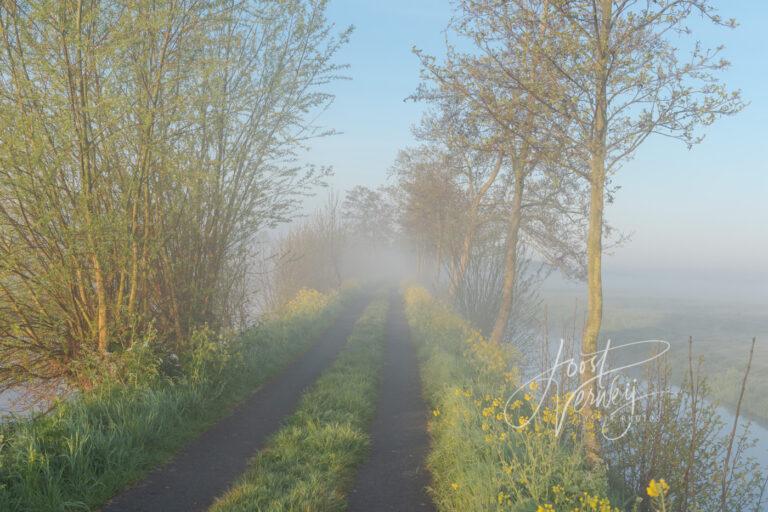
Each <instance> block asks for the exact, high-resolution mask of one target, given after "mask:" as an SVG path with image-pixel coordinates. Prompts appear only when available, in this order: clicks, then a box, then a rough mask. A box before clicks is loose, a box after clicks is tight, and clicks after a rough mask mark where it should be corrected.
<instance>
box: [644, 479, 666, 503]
mask: <svg viewBox="0 0 768 512" xmlns="http://www.w3.org/2000/svg"><path fill="white" fill-rule="evenodd" d="M667 491H669V485H668V484H667V482H665V481H664V479H663V478H662V479H660V480H659V481H658V482H657V481H656V480H651V482H650V483H649V484H648V488H647V489H646V492H647V493H648V496H650V497H651V498H658V497H659V496H662V495H666V494H667Z"/></svg>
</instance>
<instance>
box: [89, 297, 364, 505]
mask: <svg viewBox="0 0 768 512" xmlns="http://www.w3.org/2000/svg"><path fill="white" fill-rule="evenodd" d="M367 303H368V298H366V300H359V301H357V302H356V303H355V304H354V305H352V306H349V307H347V309H346V310H345V311H344V312H342V313H341V315H340V316H339V318H338V319H337V320H336V322H335V323H334V325H333V326H331V328H330V329H328V331H326V332H325V333H324V334H323V335H322V336H321V337H320V338H319V339H318V340H317V341H316V342H315V343H314V345H313V346H312V347H311V348H310V349H309V350H307V351H306V352H305V353H304V354H303V355H301V356H300V357H299V358H298V359H297V360H296V361H294V362H293V363H291V364H290V365H289V366H288V367H287V368H286V369H285V370H283V371H282V372H281V373H280V374H279V375H277V376H276V377H273V378H272V379H271V380H270V381H268V382H266V383H265V384H264V385H262V386H261V388H259V390H258V391H256V392H255V393H254V394H253V395H252V396H251V397H250V398H248V399H246V400H245V401H244V402H243V403H242V404H240V405H239V406H238V407H237V408H236V409H235V410H234V411H233V412H232V414H230V415H229V416H227V417H226V418H224V419H223V420H221V421H220V422H219V423H217V424H216V425H214V426H213V427H211V428H210V429H209V430H208V431H206V432H205V433H203V434H202V435H201V436H200V437H198V438H197V439H195V440H194V441H192V442H191V443H190V444H189V445H187V446H186V447H185V448H184V449H183V450H182V451H181V452H180V453H179V454H178V455H176V457H175V458H174V459H173V460H172V461H171V462H170V463H168V464H166V465H164V466H162V467H160V468H158V469H156V470H155V471H153V472H152V473H150V474H149V475H148V477H147V478H146V479H145V480H144V481H143V482H140V483H139V484H138V485H136V486H135V487H132V488H130V489H128V490H126V491H124V492H123V493H121V494H119V495H118V496H117V497H115V498H114V499H113V500H112V501H111V502H109V503H108V504H107V505H106V506H105V507H104V509H103V511H104V512H195V511H202V510H206V509H207V508H208V507H209V506H210V505H211V504H212V503H213V501H214V499H215V498H216V497H218V496H219V495H221V494H222V493H223V492H224V491H226V490H227V488H228V487H229V486H230V484H231V483H232V482H233V481H235V480H236V479H237V477H238V476H240V475H241V474H242V473H243V471H245V469H246V467H247V465H248V460H249V459H250V458H251V457H252V456H253V455H254V454H255V453H256V452H257V451H258V450H259V449H261V448H262V447H263V445H264V443H265V442H266V440H267V439H268V437H269V436H270V435H271V434H272V433H273V432H275V431H276V430H278V429H279V427H280V425H281V422H282V420H283V419H284V418H285V417H286V416H288V415H289V414H291V413H292V412H293V411H294V409H295V408H296V406H297V405H298V401H299V398H300V397H301V395H302V393H303V391H304V390H305V388H307V387H308V386H310V385H311V384H312V383H313V382H314V381H315V380H316V379H317V377H318V376H319V375H320V374H321V373H322V371H323V370H325V369H326V368H327V367H328V366H330V364H331V363H332V362H333V361H334V360H335V359H336V356H337V355H338V353H339V351H340V350H341V349H342V348H343V347H344V345H345V343H346V339H347V337H348V336H349V335H350V333H351V332H352V327H353V326H354V324H355V321H356V320H357V318H358V317H359V316H360V314H361V313H362V311H363V309H364V307H365V306H366V304H367Z"/></svg>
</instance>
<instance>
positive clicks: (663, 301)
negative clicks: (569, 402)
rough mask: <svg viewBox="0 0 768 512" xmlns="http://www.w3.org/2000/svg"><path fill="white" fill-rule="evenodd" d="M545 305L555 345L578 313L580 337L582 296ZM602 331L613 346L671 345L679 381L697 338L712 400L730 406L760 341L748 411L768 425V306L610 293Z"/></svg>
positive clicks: (555, 294)
mask: <svg viewBox="0 0 768 512" xmlns="http://www.w3.org/2000/svg"><path fill="white" fill-rule="evenodd" d="M659 295H661V294H659ZM543 301H544V304H546V305H547V311H548V316H549V331H550V332H549V334H550V339H558V338H560V337H562V336H563V334H565V335H566V336H568V335H570V334H571V333H572V332H573V325H574V312H575V314H576V325H577V326H578V327H577V336H578V333H579V332H580V326H581V325H582V322H583V316H584V310H585V305H586V302H585V299H584V298H583V296H582V294H581V293H579V290H575V289H559V290H557V289H555V290H547V291H546V292H545V293H544V294H543ZM603 325H604V328H603V338H604V339H608V338H610V339H611V341H612V343H613V344H614V345H616V344H624V343H628V342H633V341H641V340H647V339H663V340H666V341H669V342H670V343H671V345H672V348H671V351H670V362H671V366H672V369H673V375H674V376H675V378H676V380H678V381H679V379H680V371H681V370H682V369H687V357H688V345H687V341H688V337H689V336H692V337H693V342H694V344H693V349H694V356H695V357H699V356H701V357H702V358H703V364H704V369H705V371H706V374H707V376H708V378H709V382H710V384H711V385H712V388H713V389H712V391H713V395H714V396H715V397H716V398H717V399H719V400H720V401H721V402H722V403H723V405H726V406H730V405H732V404H733V403H734V402H735V400H736V398H737V396H738V384H739V382H740V379H739V378H737V376H738V374H740V373H741V370H743V368H744V366H745V364H746V361H747V357H748V353H749V346H750V343H751V340H752V338H753V337H757V346H756V347H755V355H754V360H753V363H752V370H751V373H750V379H749V384H748V392H747V395H746V399H745V403H744V408H745V409H746V412H747V413H748V415H750V416H751V417H752V418H754V419H758V420H760V421H761V423H763V424H767V423H768V305H764V304H759V303H756V302H741V301H739V300H736V299H734V300H717V299H713V298H701V297H699V298H690V299H684V298H665V297H663V296H648V295H642V294H637V295H634V294H631V293H629V292H621V293H613V294H611V293H610V292H609V293H607V294H606V299H605V311H604V324H603Z"/></svg>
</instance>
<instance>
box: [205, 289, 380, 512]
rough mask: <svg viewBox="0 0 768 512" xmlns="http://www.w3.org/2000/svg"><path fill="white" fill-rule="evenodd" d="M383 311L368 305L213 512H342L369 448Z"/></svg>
mask: <svg viewBox="0 0 768 512" xmlns="http://www.w3.org/2000/svg"><path fill="white" fill-rule="evenodd" d="M386 313H387V302H386V300H385V299H379V300H376V301H374V302H373V303H372V304H371V305H370V306H369V307H368V309H367V310H366V312H365V313H364V315H363V316H362V318H361V319H360V320H359V321H358V323H357V325H356V326H355V329H354V331H353V333H352V335H351V336H350V338H349V340H348V342H347V346H346V348H345V349H344V350H343V351H342V353H341V355H340V356H339V358H338V360H337V361H336V362H335V363H334V365H333V366H332V367H331V368H330V369H329V370H327V371H326V372H325V373H324V374H323V375H322V376H321V377H320V379H318V381H317V383H316V384H315V385H314V386H313V387H312V389H310V390H309V391H308V392H307V393H306V394H305V395H304V397H303V398H302V401H301V404H300V405H299V408H298V410H297V412H296V413H295V414H294V415H293V416H292V417H291V418H290V419H289V420H288V422H287V424H286V425H285V427H283V428H282V429H281V430H280V431H279V432H278V433H277V434H276V435H275V436H274V437H273V438H272V439H271V441H270V443H269V446H268V447H267V448H266V449H265V450H264V451H262V452H261V453H259V455H257V456H256V457H255V458H254V460H253V462H252V463H251V467H250V468H249V470H248V471H247V472H246V474H245V475H243V477H242V478H241V480H240V482H239V483H237V484H236V485H235V486H234V487H233V488H232V489H231V490H230V491H229V492H227V493H226V494H225V495H224V496H223V497H222V498H220V499H219V501H217V503H215V504H214V506H213V507H212V509H211V510H212V511H213V512H238V511H252V510H269V511H271V512H276V511H312V512H325V511H337V510H344V509H345V499H344V490H345V489H346V488H347V487H348V485H349V483H350V482H351V479H352V477H353V476H354V470H355V467H356V466H357V465H358V464H359V463H360V462H361V461H362V460H363V458H364V457H365V453H366V450H367V447H368V443H369V436H368V433H367V427H368V424H369V422H370V419H371V417H372V415H373V413H374V410H375V399H376V390H377V385H378V375H379V369H380V367H381V364H382V354H383V341H384V321H385V318H386Z"/></svg>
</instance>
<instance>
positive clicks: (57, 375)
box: [0, 0, 349, 389]
mask: <svg viewBox="0 0 768 512" xmlns="http://www.w3.org/2000/svg"><path fill="white" fill-rule="evenodd" d="M326 6H327V2H326V0H285V1H279V2H275V1H245V2H240V1H229V0H226V1H222V0H133V1H129V2H124V1H117V0H104V1H100V2H78V1H75V0H19V1H14V2H0V359H2V360H3V361H10V362H12V364H3V365H2V366H0V389H1V388H5V387H12V386H14V385H18V384H24V382H25V381H27V380H29V379H31V378H43V379H60V380H64V381H67V382H68V384H70V385H77V386H83V387H87V386H90V385H93V384H94V383H93V382H90V381H89V380H88V378H87V377H90V376H92V374H91V372H90V370H92V369H93V368H94V367H96V366H99V363H100V361H99V359H106V357H105V356H106V354H107V353H115V352H122V351H124V350H127V349H129V348H130V347H132V346H133V345H134V344H135V343H137V342H141V341H142V340H143V339H145V338H146V336H147V335H148V334H149V333H150V332H151V331H152V330H154V331H156V332H157V334H158V336H156V337H155V338H154V340H155V341H156V342H157V343H163V344H166V345H168V346H169V347H173V346H174V345H175V344H179V343H182V342H183V340H185V339H187V338H188V337H189V336H190V335H191V334H192V333H193V332H194V331H195V330H196V329H199V328H203V327H204V326H209V327H210V328H211V329H213V330H219V329H227V328H241V327H242V326H243V325H245V324H247V322H248V320H249V317H248V311H249V310H250V309H251V308H250V305H251V304H250V297H251V296H252V292H253V290H252V289H251V285H252V284H253V283H251V282H250V281H251V280H252V277H251V276H252V273H251V272H249V269H250V268H251V267H250V261H251V258H250V257H251V256H252V254H253V251H254V245H255V244H254V239H255V237H256V236H257V235H258V234H259V233H260V232H262V230H264V229H265V228H267V227H271V226H274V225H275V224H277V223H280V222H283V221H286V220H288V219H290V218H291V217H292V215H293V214H294V213H295V208H296V207H297V205H298V203H299V201H300V198H302V197H304V196H305V195H306V194H307V193H309V191H310V189H311V188H312V187H314V186H315V185H317V184H319V183H321V182H322V181H323V178H324V176H325V175H326V174H327V173H326V171H325V170H324V169H315V168H314V167H312V166H306V167H302V166H300V165H297V164H296V158H295V157H296V155H297V152H298V151H299V150H300V148H301V147H302V145H303V144H304V143H305V142H306V141H307V140H309V139H311V138H314V137H319V136H323V135H327V134H329V133H330V132H328V131H323V130H320V129H319V127H317V126H316V125H315V124H314V119H315V116H313V113H314V112H315V111H316V110H322V109H323V108H325V107H326V106H327V105H328V104H329V103H330V101H331V100H332V95H331V94H329V93H327V92H325V91H324V90H323V89H324V86H326V85H327V84H329V83H331V82H333V81H334V80H336V79H337V78H339V76H338V75H339V72H340V68H341V67H340V66H338V65H336V64H334V63H333V62H332V58H333V56H334V54H335V53H336V51H337V50H338V49H339V48H340V47H341V46H342V45H343V44H344V43H345V42H346V40H347V38H348V34H349V32H348V31H342V32H340V33H339V34H335V33H334V32H333V30H334V29H333V27H332V25H331V24H330V23H329V22H328V21H327V18H326V16H325V11H326ZM166 348H168V347H166ZM101 365H102V366H109V365H110V362H109V361H101ZM81 370H83V371H84V372H85V373H84V374H80V373H78V372H79V371H81ZM97 377H98V376H97Z"/></svg>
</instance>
